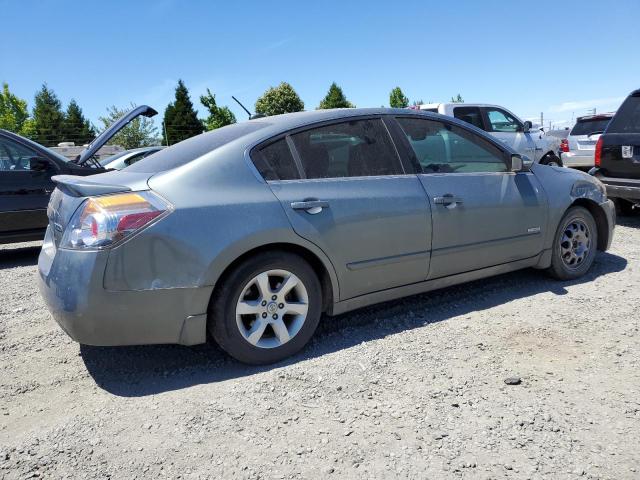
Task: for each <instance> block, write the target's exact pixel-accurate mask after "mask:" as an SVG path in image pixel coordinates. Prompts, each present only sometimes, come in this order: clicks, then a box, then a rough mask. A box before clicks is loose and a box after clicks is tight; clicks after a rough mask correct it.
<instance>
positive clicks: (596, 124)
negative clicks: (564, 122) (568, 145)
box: [571, 118, 611, 135]
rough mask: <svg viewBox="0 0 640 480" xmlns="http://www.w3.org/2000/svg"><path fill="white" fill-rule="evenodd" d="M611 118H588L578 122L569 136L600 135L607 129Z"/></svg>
mask: <svg viewBox="0 0 640 480" xmlns="http://www.w3.org/2000/svg"><path fill="white" fill-rule="evenodd" d="M610 121H611V118H589V119H585V120H578V123H576V124H575V125H574V127H573V129H572V130H571V135H589V134H590V133H596V132H597V133H602V132H604V131H605V130H606V129H607V125H609V122H610Z"/></svg>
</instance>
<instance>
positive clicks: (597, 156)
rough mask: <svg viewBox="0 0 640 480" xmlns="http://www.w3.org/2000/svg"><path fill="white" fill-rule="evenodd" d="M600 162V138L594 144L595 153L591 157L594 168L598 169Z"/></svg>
mask: <svg viewBox="0 0 640 480" xmlns="http://www.w3.org/2000/svg"><path fill="white" fill-rule="evenodd" d="M601 161H602V137H600V138H599V139H598V141H597V142H596V151H595V153H594V155H593V163H594V164H595V166H596V167H599V166H600V162H601Z"/></svg>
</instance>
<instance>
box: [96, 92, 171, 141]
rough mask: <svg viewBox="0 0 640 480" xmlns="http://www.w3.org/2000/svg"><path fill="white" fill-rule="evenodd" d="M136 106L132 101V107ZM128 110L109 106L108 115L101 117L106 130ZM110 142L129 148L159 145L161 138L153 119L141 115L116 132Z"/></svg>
mask: <svg viewBox="0 0 640 480" xmlns="http://www.w3.org/2000/svg"><path fill="white" fill-rule="evenodd" d="M135 107H136V105H135V104H134V103H132V104H131V109H133V108H135ZM127 111H128V110H124V109H120V108H117V107H115V106H111V107H109V108H107V115H106V116H104V117H100V121H101V122H102V125H103V126H104V130H106V129H107V128H109V127H110V126H111V124H112V123H113V122H115V121H116V120H119V119H120V118H122V117H123V116H124V115H125V114H126V113H127ZM108 143H109V145H120V146H121V147H124V148H126V149H127V150H128V149H130V148H139V147H151V146H153V145H158V144H159V143H160V139H159V138H158V129H157V128H156V127H155V125H154V123H153V119H151V118H148V117H143V116H139V117H136V118H135V119H133V120H132V121H131V122H129V124H128V125H126V126H125V127H123V128H122V129H121V130H120V131H119V132H118V133H116V134H115V135H114V136H113V137H112V138H111V140H109V142H108Z"/></svg>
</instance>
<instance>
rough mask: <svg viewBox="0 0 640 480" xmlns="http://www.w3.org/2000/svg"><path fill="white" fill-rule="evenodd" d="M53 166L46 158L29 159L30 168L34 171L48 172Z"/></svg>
mask: <svg viewBox="0 0 640 480" xmlns="http://www.w3.org/2000/svg"><path fill="white" fill-rule="evenodd" d="M50 168H51V162H49V160H47V159H46V158H42V157H32V158H30V159H29V169H30V170H31V171H32V172H46V171H47V170H49V169H50Z"/></svg>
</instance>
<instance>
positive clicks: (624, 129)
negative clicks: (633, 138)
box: [607, 95, 640, 133]
mask: <svg viewBox="0 0 640 480" xmlns="http://www.w3.org/2000/svg"><path fill="white" fill-rule="evenodd" d="M607 133H640V95H637V96H632V97H628V98H627V99H626V100H625V101H624V103H623V104H622V106H621V107H620V109H619V110H618V113H616V115H615V116H614V117H613V120H611V124H610V125H609V129H608V130H607Z"/></svg>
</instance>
